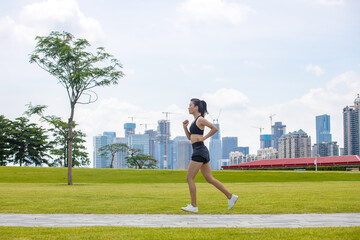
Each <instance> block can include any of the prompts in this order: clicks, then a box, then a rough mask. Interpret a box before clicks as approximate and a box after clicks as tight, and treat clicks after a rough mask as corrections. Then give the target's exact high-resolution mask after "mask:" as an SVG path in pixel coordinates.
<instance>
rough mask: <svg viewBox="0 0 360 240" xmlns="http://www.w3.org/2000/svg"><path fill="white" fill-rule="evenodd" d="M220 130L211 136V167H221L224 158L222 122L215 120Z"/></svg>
mask: <svg viewBox="0 0 360 240" xmlns="http://www.w3.org/2000/svg"><path fill="white" fill-rule="evenodd" d="M214 125H215V127H216V128H217V129H218V131H217V132H216V133H215V134H214V135H213V136H212V137H211V138H210V146H209V153H210V167H211V169H220V167H221V158H222V147H221V134H220V124H219V123H215V122H214Z"/></svg>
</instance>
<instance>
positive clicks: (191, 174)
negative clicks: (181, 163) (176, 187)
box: [186, 161, 203, 207]
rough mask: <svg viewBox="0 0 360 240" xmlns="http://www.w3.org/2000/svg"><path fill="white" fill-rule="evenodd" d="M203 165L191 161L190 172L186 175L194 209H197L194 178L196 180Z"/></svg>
mask: <svg viewBox="0 0 360 240" xmlns="http://www.w3.org/2000/svg"><path fill="white" fill-rule="evenodd" d="M202 165H203V163H201V162H195V161H190V164H189V167H188V171H187V174H186V181H187V183H188V185H189V191H190V197H191V205H192V206H193V207H197V203H196V185H195V181H194V178H195V176H196V174H197V173H198V172H199V170H200V168H201V166H202Z"/></svg>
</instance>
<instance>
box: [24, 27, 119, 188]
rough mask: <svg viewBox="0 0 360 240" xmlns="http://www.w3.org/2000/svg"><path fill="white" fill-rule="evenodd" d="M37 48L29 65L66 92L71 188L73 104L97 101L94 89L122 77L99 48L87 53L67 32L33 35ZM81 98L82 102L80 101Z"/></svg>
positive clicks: (83, 41)
mask: <svg viewBox="0 0 360 240" xmlns="http://www.w3.org/2000/svg"><path fill="white" fill-rule="evenodd" d="M36 41H37V45H36V47H35V50H34V52H33V53H32V54H31V56H30V63H36V64H37V65H38V66H39V67H40V68H42V69H44V70H45V71H47V72H49V73H50V74H51V75H53V76H54V77H55V78H57V80H58V81H59V83H60V84H61V85H62V86H63V87H64V88H65V89H66V92H67V95H68V98H69V103H70V117H69V121H68V123H69V136H68V147H69V151H68V161H69V164H68V184H69V185H72V159H73V158H72V149H73V147H72V145H73V121H74V113H75V106H76V104H78V103H79V104H89V103H92V102H95V101H96V100H97V95H96V93H95V92H93V91H92V90H93V89H94V88H96V87H101V86H110V85H112V84H117V83H118V80H119V79H120V78H121V77H122V76H123V75H124V74H123V72H122V71H120V69H121V68H122V65H121V64H120V63H119V61H118V60H117V59H116V58H114V57H113V56H112V55H110V54H109V53H107V52H105V49H104V48H103V47H98V48H97V50H96V53H92V52H87V51H86V48H87V47H89V46H90V44H89V42H88V41H87V40H86V39H75V37H74V36H73V35H72V34H70V33H67V32H62V33H61V32H51V33H50V35H49V36H44V37H41V36H37V37H36ZM82 96H83V97H85V98H86V99H85V101H83V100H80V98H81V97H82ZM93 97H94V98H93Z"/></svg>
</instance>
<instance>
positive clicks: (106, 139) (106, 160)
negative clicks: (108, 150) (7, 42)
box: [93, 132, 116, 168]
mask: <svg viewBox="0 0 360 240" xmlns="http://www.w3.org/2000/svg"><path fill="white" fill-rule="evenodd" d="M114 136H115V137H116V133H115V132H104V134H103V135H102V136H95V137H94V138H93V144H94V152H93V167H94V168H107V167H110V164H111V155H110V154H109V155H108V156H102V155H101V151H100V148H102V147H104V146H106V145H108V144H113V143H114Z"/></svg>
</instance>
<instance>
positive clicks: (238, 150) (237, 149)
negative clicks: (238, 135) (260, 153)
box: [234, 147, 249, 156]
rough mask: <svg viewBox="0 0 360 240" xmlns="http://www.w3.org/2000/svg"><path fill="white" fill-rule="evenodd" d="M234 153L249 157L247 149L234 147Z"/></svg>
mask: <svg viewBox="0 0 360 240" xmlns="http://www.w3.org/2000/svg"><path fill="white" fill-rule="evenodd" d="M234 152H242V153H243V154H244V156H247V155H249V147H236V148H235V149H234Z"/></svg>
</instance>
